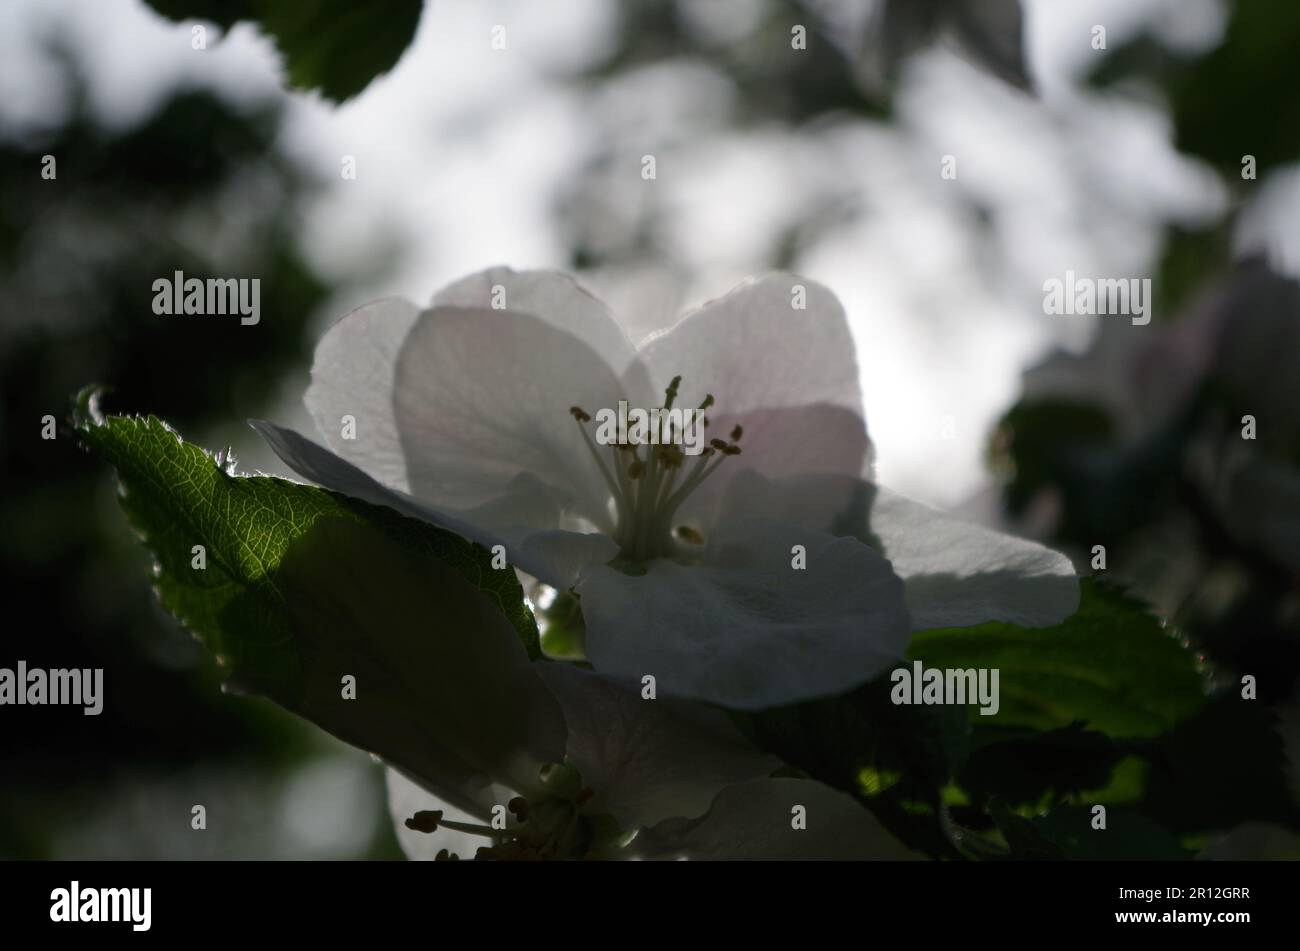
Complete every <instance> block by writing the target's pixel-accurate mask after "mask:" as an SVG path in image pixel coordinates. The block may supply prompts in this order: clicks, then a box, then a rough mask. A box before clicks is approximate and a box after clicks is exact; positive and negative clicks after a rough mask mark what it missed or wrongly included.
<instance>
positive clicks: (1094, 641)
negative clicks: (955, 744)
mask: <svg viewBox="0 0 1300 951" xmlns="http://www.w3.org/2000/svg"><path fill="white" fill-rule="evenodd" d="M1081 587H1082V597H1081V600H1080V604H1079V610H1078V612H1077V613H1076V614H1075V615H1074V616H1073V617H1071V618H1069V619H1068V620H1066V621H1064V622H1062V623H1061V624H1058V625H1056V626H1055V627H1050V628H1042V629H1039V630H1028V629H1025V628H1020V627H1016V626H1015V625H1011V624H1003V623H1000V622H995V623H989V624H981V625H977V626H975V627H969V628H946V629H938V630H932V631H924V632H921V633H918V634H916V635H914V636H913V639H912V646H911V649H910V651H909V655H910V656H911V657H912V658H914V659H916V660H920V661H921V662H922V663H923V664H924V665H925V666H926V667H940V668H962V669H965V668H995V669H997V670H998V671H999V692H1000V700H1001V705H1000V709H999V710H998V712H997V714H995V715H992V716H987V717H986V716H982V715H981V714H980V712H979V709H978V708H977V707H974V706H972V707H971V708H970V716H971V719H972V722H973V723H976V724H979V725H983V726H990V725H997V726H1002V727H1006V726H1027V727H1033V728H1035V729H1040V730H1054V729H1062V728H1065V727H1068V726H1070V725H1071V724H1073V723H1075V722H1076V721H1079V722H1082V723H1084V724H1086V725H1087V726H1088V727H1089V728H1090V729H1093V730H1098V731H1100V732H1103V733H1107V734H1109V735H1111V736H1113V737H1151V736H1155V735H1157V734H1159V733H1161V732H1163V731H1165V730H1168V729H1171V728H1172V727H1173V726H1174V725H1175V724H1177V723H1178V722H1179V721H1181V720H1183V719H1185V718H1186V717H1189V716H1191V715H1192V714H1193V713H1195V712H1196V710H1197V709H1198V708H1199V707H1200V706H1201V704H1202V703H1203V702H1204V693H1203V687H1202V678H1201V675H1200V673H1199V672H1198V671H1197V666H1196V659H1195V657H1194V656H1193V654H1192V653H1191V652H1190V651H1188V650H1187V649H1185V648H1184V647H1183V646H1182V645H1181V644H1179V643H1178V641H1177V640H1175V639H1174V638H1173V637H1172V636H1171V635H1170V634H1169V633H1168V632H1167V631H1166V630H1165V629H1164V627H1163V626H1162V625H1161V623H1160V621H1159V620H1158V619H1157V618H1155V617H1153V616H1152V615H1150V614H1148V613H1147V612H1146V610H1145V609H1144V608H1143V606H1142V605H1141V603H1140V602H1139V601H1137V600H1135V599H1133V598H1130V597H1128V596H1127V595H1125V594H1123V593H1121V592H1120V591H1118V590H1117V589H1116V588H1114V587H1113V586H1110V585H1107V584H1103V583H1101V582H1098V581H1096V580H1095V579H1084V580H1083V582H1082V586H1081Z"/></svg>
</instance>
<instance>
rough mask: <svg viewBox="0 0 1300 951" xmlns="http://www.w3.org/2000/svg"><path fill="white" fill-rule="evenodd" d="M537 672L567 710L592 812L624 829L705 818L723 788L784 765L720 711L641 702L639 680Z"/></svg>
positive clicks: (561, 669)
mask: <svg viewBox="0 0 1300 951" xmlns="http://www.w3.org/2000/svg"><path fill="white" fill-rule="evenodd" d="M538 672H539V673H540V674H541V677H542V680H544V681H545V682H546V685H547V686H548V687H550V688H551V693H552V694H553V695H554V696H555V698H556V699H557V700H558V701H559V704H560V708H561V709H562V710H563V711H564V718H565V721H566V722H567V723H568V726H569V741H568V747H567V750H566V752H567V754H568V757H569V760H570V762H572V763H573V764H574V765H575V766H576V767H577V768H578V770H579V771H580V772H581V773H582V779H583V783H584V784H585V785H586V786H588V787H589V788H591V789H592V790H594V791H595V796H594V797H593V798H592V800H591V801H590V803H589V804H588V806H587V809H586V811H587V812H589V813H592V814H600V813H609V814H611V815H613V816H614V818H615V819H617V820H618V823H619V825H620V827H621V828H623V829H624V830H626V831H631V830H634V829H639V828H641V827H642V826H648V825H653V824H654V823H657V822H659V821H661V820H663V819H667V818H670V817H674V816H681V817H686V818H694V817H696V816H700V815H703V814H704V813H705V812H707V811H708V809H709V805H710V803H712V802H713V799H714V796H716V795H717V794H718V792H719V791H720V790H721V789H723V788H724V787H725V786H728V785H730V784H732V783H735V782H740V781H742V780H747V779H753V778H755V777H759V776H766V775H768V774H770V773H771V772H772V771H773V770H775V769H777V768H779V767H780V766H781V761H780V760H778V759H777V758H776V757H773V756H769V755H767V754H766V753H762V752H759V751H758V750H757V749H755V748H754V746H753V745H752V744H750V743H749V741H748V740H746V739H745V738H744V737H743V736H742V735H741V734H740V732H739V731H738V730H737V729H736V728H735V727H734V726H733V725H732V723H731V721H730V720H729V719H728V718H727V716H726V715H725V714H723V713H721V712H720V711H718V710H714V709H711V708H709V707H705V706H702V705H701V704H697V703H691V702H687V701H680V700H672V699H669V698H657V699H653V700H646V699H642V697H641V692H640V691H641V684H639V683H619V682H617V681H614V680H611V679H609V678H606V677H601V676H598V675H596V674H593V673H590V672H589V671H585V670H582V669H580V668H578V667H574V666H573V665H571V664H565V663H553V664H543V665H541V666H540V668H539V671H538Z"/></svg>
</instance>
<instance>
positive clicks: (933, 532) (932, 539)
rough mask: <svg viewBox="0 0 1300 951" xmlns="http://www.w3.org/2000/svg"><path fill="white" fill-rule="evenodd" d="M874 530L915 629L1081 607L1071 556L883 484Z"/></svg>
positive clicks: (1027, 620) (1033, 622)
mask: <svg viewBox="0 0 1300 951" xmlns="http://www.w3.org/2000/svg"><path fill="white" fill-rule="evenodd" d="M871 532H872V533H873V534H874V535H875V536H876V537H877V538H879V539H880V541H881V543H882V544H883V545H884V551H885V557H886V558H888V559H889V560H890V562H891V563H892V564H893V566H894V570H895V571H896V572H898V574H899V576H900V577H902V579H903V581H904V584H905V585H906V590H907V607H908V610H909V611H910V612H911V614H912V623H913V624H914V625H915V626H914V628H913V630H917V631H924V630H929V629H930V628H935V627H969V626H971V625H974V624H983V623H985V622H986V621H1005V622H1007V623H1008V624H1018V625H1020V626H1022V627H1049V626H1051V625H1053V624H1059V623H1060V622H1061V621H1064V620H1065V619H1066V618H1068V617H1069V616H1070V615H1072V614H1074V612H1075V611H1077V610H1078V609H1079V579H1078V577H1077V576H1076V575H1075V573H1074V566H1073V565H1072V564H1071V563H1070V559H1069V558H1067V557H1066V556H1065V555H1063V554H1061V553H1060V552H1056V551H1052V549H1050V548H1046V547H1044V546H1043V545H1040V544H1038V543H1037V542H1031V541H1028V540H1026V539H1023V538H1016V537H1015V536H1012V535H1005V534H1003V533H1001V532H996V531H993V530H992V529H990V528H984V527H983V526H981V525H974V524H971V523H969V522H963V521H961V520H960V519H956V518H953V517H952V516H950V515H946V514H944V513H943V512H940V511H938V510H936V509H932V508H930V507H929V506H928V505H922V504H921V503H920V502H914V501H912V500H911V499H908V498H905V497H904V496H901V495H898V494H897V493H895V492H891V491H889V490H888V489H883V488H882V489H880V490H879V491H878V492H877V494H876V499H875V503H874V504H873V505H872V507H871Z"/></svg>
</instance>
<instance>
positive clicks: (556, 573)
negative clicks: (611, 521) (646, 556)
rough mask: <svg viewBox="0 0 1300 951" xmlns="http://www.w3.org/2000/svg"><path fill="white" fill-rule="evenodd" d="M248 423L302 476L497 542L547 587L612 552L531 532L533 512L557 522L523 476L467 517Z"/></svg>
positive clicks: (274, 429)
mask: <svg viewBox="0 0 1300 951" xmlns="http://www.w3.org/2000/svg"><path fill="white" fill-rule="evenodd" d="M249 424H250V425H251V426H252V427H253V428H254V429H256V430H257V432H258V433H259V434H260V435H261V436H262V438H263V439H265V440H266V441H267V443H268V444H269V445H270V447H271V448H272V449H273V450H274V451H275V454H276V455H277V456H279V457H280V459H281V460H283V461H284V463H285V465H287V466H289V467H290V468H291V469H293V471H294V472H296V473H298V474H299V475H300V476H302V477H303V478H305V479H310V480H311V481H312V482H315V483H317V484H318V485H322V486H324V487H325V488H327V489H332V490H334V491H335V492H342V493H343V494H344V495H350V496H352V497H353V498H356V499H361V500H362V501H363V502H370V503H371V504H372V505H384V506H387V507H388V508H391V509H394V510H396V511H398V512H401V513H402V514H403V515H406V516H409V517H411V518H417V519H420V520H421V521H425V522H429V523H431V524H434V525H437V526H439V527H441V528H445V529H447V530H449V531H453V532H455V533H456V534H458V535H463V536H464V537H465V538H468V539H469V540H470V541H472V542H476V543H478V544H480V545H482V546H483V547H484V548H489V549H490V548H492V547H493V546H495V545H501V546H503V547H504V548H505V551H506V560H507V561H509V562H510V564H512V565H514V566H515V567H517V568H519V569H520V570H522V571H526V572H528V573H529V574H531V575H533V576H534V577H535V578H539V579H540V580H542V581H544V582H545V583H546V584H549V585H552V586H553V587H556V588H560V589H565V588H568V587H570V586H572V585H573V584H574V583H575V582H576V581H577V579H578V574H579V572H580V571H581V570H582V568H583V567H584V566H586V565H587V564H588V563H589V562H591V561H599V562H602V563H603V562H606V561H609V560H610V559H611V558H613V557H614V556H615V555H616V554H617V553H618V546H617V545H615V544H614V542H613V540H612V539H610V538H609V537H608V536H606V535H602V534H599V533H585V534H584V533H578V532H565V531H559V530H554V529H539V528H538V527H537V526H536V525H535V524H529V523H527V522H525V521H524V519H525V518H527V517H533V519H534V521H541V522H545V521H546V520H547V519H545V518H544V517H543V518H540V519H539V518H537V517H536V514H537V513H538V512H539V511H541V512H546V511H551V512H553V513H555V514H554V516H553V518H555V519H558V518H559V515H558V511H559V509H558V504H557V503H555V502H554V500H553V499H551V498H550V497H549V495H548V493H547V490H546V488H545V487H544V486H541V484H540V483H538V482H537V481H536V480H534V479H532V478H531V477H530V476H528V475H526V474H525V475H521V476H519V477H517V478H516V479H514V480H511V482H510V483H509V485H508V486H507V493H508V494H507V495H505V496H502V497H500V498H498V499H496V500H495V501H493V502H490V503H487V504H486V505H484V506H482V507H480V508H479V509H475V510H471V511H468V512H453V511H446V510H440V509H435V508H433V507H432V506H430V505H427V504H426V503H424V502H423V501H421V500H419V499H416V498H413V497H412V496H410V495H408V494H407V493H405V492H398V491H395V490H393V489H390V488H388V487H386V486H383V485H380V484H379V483H378V482H376V481H375V480H374V479H372V478H371V477H370V476H369V475H367V474H366V473H365V472H362V471H361V470H360V469H358V468H357V467H356V466H355V465H353V464H352V463H351V462H348V461H347V460H346V459H343V458H341V457H339V456H337V455H335V454H334V453H332V452H330V451H329V450H328V449H326V448H325V447H323V446H320V445H318V444H316V443H314V442H312V441H311V440H310V439H307V438H306V437H305V436H303V435H301V434H299V433H296V432H294V431H293V430H291V429H284V428H283V427H280V426H276V425H275V424H274V423H269V422H267V421H265V420H250V421H249ZM548 506H549V509H548V508H547V507H548Z"/></svg>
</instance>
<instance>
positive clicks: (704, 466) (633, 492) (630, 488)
mask: <svg viewBox="0 0 1300 951" xmlns="http://www.w3.org/2000/svg"><path fill="white" fill-rule="evenodd" d="M681 382H682V378H681V377H680V376H675V377H673V381H672V383H670V384H669V386H668V389H667V390H666V391H665V393H664V405H663V407H662V409H661V411H660V412H659V413H658V415H657V417H656V418H655V422H654V423H653V424H652V425H654V426H657V427H658V431H652V432H651V433H649V434H648V436H647V438H646V439H645V440H644V441H641V442H632V441H628V442H623V443H615V444H612V445H610V446H609V451H610V456H611V463H612V464H607V463H606V460H605V457H604V455H603V454H602V453H601V451H600V449H599V448H598V447H597V445H596V442H595V441H594V440H593V439H592V438H591V434H590V433H589V432H588V431H587V427H586V424H587V423H589V422H591V416H590V415H588V414H587V413H586V412H585V411H584V410H583V409H582V408H581V407H578V406H574V407H571V408H570V409H569V413H570V415H571V416H573V418H574V420H575V421H576V422H577V424H578V429H579V431H580V432H581V433H582V438H583V440H584V441H585V442H586V443H587V448H588V449H590V450H591V457H592V459H594V460H595V462H596V465H597V466H598V467H599V469H600V472H601V475H602V476H603V477H604V480H605V483H606V485H607V486H608V487H609V491H610V493H611V494H612V495H613V497H614V505H615V508H616V510H617V517H618V525H617V528H616V529H615V532H614V540H615V541H616V542H617V543H618V545H619V549H620V557H621V558H623V559H626V560H628V561H632V562H643V561H648V560H649V559H651V558H661V557H670V556H672V555H674V554H675V553H676V548H675V546H674V542H673V539H674V537H676V539H677V540H679V541H682V542H686V543H687V544H694V545H698V544H701V543H702V542H703V541H704V539H703V537H702V536H701V535H700V533H699V532H697V531H696V530H695V529H693V528H691V527H690V526H688V525H679V526H677V527H676V531H674V528H673V519H674V516H675V515H676V513H677V510H678V508H680V507H681V504H682V502H684V501H685V500H686V498H687V496H689V495H690V494H691V493H692V492H694V491H695V490H696V489H697V488H698V487H699V486H700V484H701V483H702V482H704V480H705V479H707V478H708V477H709V476H711V475H712V474H713V473H714V472H716V471H717V469H718V466H720V465H722V461H723V460H724V459H726V458H727V457H728V456H737V455H740V446H739V445H737V443H739V442H740V438H741V436H742V435H744V430H743V429H742V427H740V426H739V425H737V426H736V427H735V428H734V429H732V431H731V434H730V439H710V440H709V445H708V446H707V447H705V448H704V449H703V450H702V451H701V452H699V453H698V454H697V455H696V456H695V463H694V465H690V466H688V465H687V464H686V463H687V460H688V459H689V458H691V457H690V456H689V455H688V454H687V453H686V452H685V451H684V450H683V449H682V446H681V445H680V444H679V442H680V440H681V438H682V436H683V435H684V434H682V433H674V432H673V423H672V416H671V415H670V414H669V413H668V411H669V410H671V409H672V408H673V403H674V402H675V401H676V399H677V390H678V387H679V386H680V385H681ZM712 405H713V395H712V394H708V395H707V396H705V397H704V401H703V402H702V403H700V405H699V408H698V409H697V410H696V413H697V414H699V416H700V417H702V420H703V425H704V426H706V427H707V426H708V425H709V418H708V417H707V416H704V415H703V414H704V413H705V412H706V411H707V410H708V409H709V407H711V406H712ZM643 450H644V454H643Z"/></svg>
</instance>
